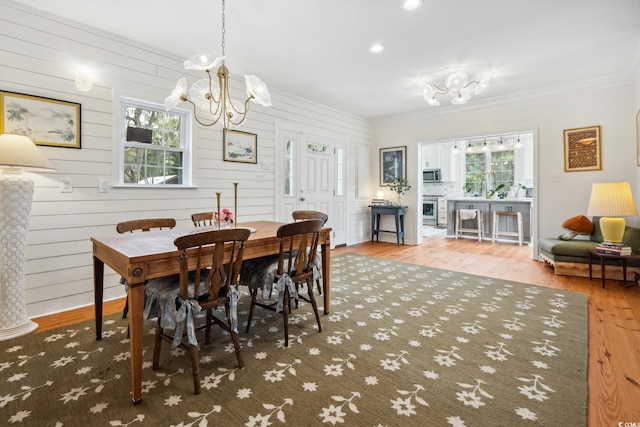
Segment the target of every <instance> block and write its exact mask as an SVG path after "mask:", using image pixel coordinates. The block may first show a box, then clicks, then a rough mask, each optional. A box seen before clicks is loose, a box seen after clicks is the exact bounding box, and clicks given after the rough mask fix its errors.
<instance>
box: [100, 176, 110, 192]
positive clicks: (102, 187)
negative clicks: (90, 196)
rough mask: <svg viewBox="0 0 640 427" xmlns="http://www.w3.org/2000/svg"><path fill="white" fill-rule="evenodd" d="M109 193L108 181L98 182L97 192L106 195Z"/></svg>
mask: <svg viewBox="0 0 640 427" xmlns="http://www.w3.org/2000/svg"><path fill="white" fill-rule="evenodd" d="M108 191H109V181H107V180H106V179H99V180H98V192H100V193H107V192H108Z"/></svg>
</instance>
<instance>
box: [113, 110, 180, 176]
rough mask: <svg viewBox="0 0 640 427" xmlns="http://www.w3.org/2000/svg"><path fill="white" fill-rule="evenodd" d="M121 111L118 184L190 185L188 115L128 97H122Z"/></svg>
mask: <svg viewBox="0 0 640 427" xmlns="http://www.w3.org/2000/svg"><path fill="white" fill-rule="evenodd" d="M120 110H121V123H122V128H121V130H122V131H121V132H120V134H121V144H120V146H121V150H120V163H119V164H120V167H119V183H120V185H125V186H140V187H167V186H171V187H184V186H190V185H191V167H190V166H191V117H190V113H189V112H187V111H184V110H178V111H170V112H169V111H165V108H164V106H162V105H159V104H153V103H148V102H143V101H138V100H134V99H130V98H122V101H121V109H120Z"/></svg>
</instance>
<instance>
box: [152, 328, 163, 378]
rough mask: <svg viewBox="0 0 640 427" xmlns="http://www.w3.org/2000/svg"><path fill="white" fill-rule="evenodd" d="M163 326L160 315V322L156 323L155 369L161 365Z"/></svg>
mask: <svg viewBox="0 0 640 427" xmlns="http://www.w3.org/2000/svg"><path fill="white" fill-rule="evenodd" d="M163 333H164V331H163V330H162V326H160V317H158V324H157V325H156V337H155V343H154V345H153V370H154V371H157V370H158V367H159V366H160V349H161V347H162V334H163Z"/></svg>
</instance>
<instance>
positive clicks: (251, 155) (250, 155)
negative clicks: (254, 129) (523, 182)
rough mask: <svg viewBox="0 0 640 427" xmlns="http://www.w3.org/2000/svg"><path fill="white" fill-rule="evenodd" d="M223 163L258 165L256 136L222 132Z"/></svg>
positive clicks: (227, 131)
mask: <svg viewBox="0 0 640 427" xmlns="http://www.w3.org/2000/svg"><path fill="white" fill-rule="evenodd" d="M223 145H224V161H225V162H241V163H258V135H256V134H255V133H248V132H241V131H239V130H230V129H225V130H224V143H223Z"/></svg>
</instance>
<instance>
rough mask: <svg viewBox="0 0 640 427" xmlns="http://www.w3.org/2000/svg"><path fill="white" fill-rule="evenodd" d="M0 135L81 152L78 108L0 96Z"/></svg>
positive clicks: (18, 95) (54, 101)
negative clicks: (79, 149)
mask: <svg viewBox="0 0 640 427" xmlns="http://www.w3.org/2000/svg"><path fill="white" fill-rule="evenodd" d="M0 111H1V114H2V117H1V119H0V133H14V134H17V135H24V136H28V137H29V138H31V139H32V140H33V142H35V143H36V144H37V145H50V146H53V147H68V148H80V147H81V145H80V104H78V103H75V102H67V101H59V100H57V99H51V98H42V97H39V96H32V95H24V94H21V93H13V92H0Z"/></svg>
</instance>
